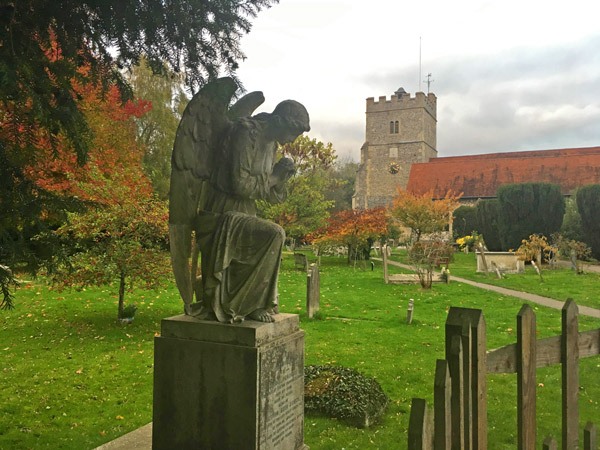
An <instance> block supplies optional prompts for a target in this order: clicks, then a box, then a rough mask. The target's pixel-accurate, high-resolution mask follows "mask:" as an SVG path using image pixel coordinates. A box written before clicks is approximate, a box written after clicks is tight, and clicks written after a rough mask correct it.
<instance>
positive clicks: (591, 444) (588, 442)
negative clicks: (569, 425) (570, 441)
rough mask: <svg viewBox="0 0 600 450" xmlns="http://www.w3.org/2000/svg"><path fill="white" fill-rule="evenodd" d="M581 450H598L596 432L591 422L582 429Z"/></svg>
mask: <svg viewBox="0 0 600 450" xmlns="http://www.w3.org/2000/svg"><path fill="white" fill-rule="evenodd" d="M583 450H598V430H597V429H596V425H594V424H593V423H592V422H588V423H587V424H586V425H585V428H584V429H583Z"/></svg>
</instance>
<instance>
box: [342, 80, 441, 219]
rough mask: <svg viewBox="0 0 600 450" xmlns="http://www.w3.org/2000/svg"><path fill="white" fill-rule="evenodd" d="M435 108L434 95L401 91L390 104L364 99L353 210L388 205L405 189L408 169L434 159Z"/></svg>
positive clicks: (389, 101) (382, 98)
mask: <svg viewBox="0 0 600 450" xmlns="http://www.w3.org/2000/svg"><path fill="white" fill-rule="evenodd" d="M436 105H437V99H436V96H435V95H434V94H427V95H425V94H424V93H423V92H417V93H416V94H415V96H414V97H411V96H410V94H408V93H406V91H405V90H404V89H403V88H400V89H398V90H397V91H396V92H395V93H394V95H392V96H391V99H390V100H387V99H386V97H385V96H382V97H379V101H375V100H374V98H373V97H369V98H368V99H367V111H366V122H367V127H366V132H365V143H364V144H363V146H362V148H361V149H360V166H359V169H358V173H357V177H356V189H355V193H354V197H353V207H354V208H375V207H378V206H387V205H390V204H391V203H392V200H393V199H394V197H395V196H396V192H397V187H398V186H400V187H402V188H403V189H405V188H406V185H407V183H408V176H409V174H410V168H411V165H412V164H413V163H420V162H427V161H429V159H430V158H435V157H437V150H436V123H437V120H436V110H437V106H436Z"/></svg>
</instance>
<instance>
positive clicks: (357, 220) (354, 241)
mask: <svg viewBox="0 0 600 450" xmlns="http://www.w3.org/2000/svg"><path fill="white" fill-rule="evenodd" d="M327 222H328V223H327V226H326V227H325V228H324V229H322V230H319V231H317V232H316V233H314V234H313V235H312V236H311V237H310V239H311V241H312V243H313V244H314V245H316V246H317V247H318V248H326V247H331V246H340V245H342V246H345V247H347V249H348V262H352V261H357V260H363V259H369V257H370V252H371V246H372V245H373V243H374V242H375V241H376V240H378V239H380V238H381V237H382V236H385V235H386V234H387V233H388V216H387V212H386V210H385V208H373V209H350V210H345V211H339V212H337V213H335V214H333V215H332V216H331V217H330V218H329V219H328V221H327Z"/></svg>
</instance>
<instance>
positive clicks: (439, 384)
mask: <svg viewBox="0 0 600 450" xmlns="http://www.w3.org/2000/svg"><path fill="white" fill-rule="evenodd" d="M451 389H452V386H451V380H450V369H449V367H448V361H446V360H445V359H438V360H437V361H436V365H435V381H434V383H433V448H434V449H435V450H450V449H451V445H452V430H451V427H452V411H451V392H452V391H451Z"/></svg>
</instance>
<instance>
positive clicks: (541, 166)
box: [407, 147, 600, 198]
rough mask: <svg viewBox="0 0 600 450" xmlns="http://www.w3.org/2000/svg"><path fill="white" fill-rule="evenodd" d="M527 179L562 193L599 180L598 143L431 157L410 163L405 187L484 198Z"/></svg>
mask: <svg viewBox="0 0 600 450" xmlns="http://www.w3.org/2000/svg"><path fill="white" fill-rule="evenodd" d="M531 182H544V183H553V184H558V185H559V186H560V187H561V191H562V193H563V194H570V193H571V192H572V191H573V190H574V189H575V188H577V187H580V186H585V185H586V184H593V183H600V147H587V148H568V149H561V150H537V151H527V152H510V153H490V154H484V155H467V156H450V157H443V158H431V159H430V160H429V162H426V163H418V164H413V165H412V167H411V170H410V176H409V179H408V186H407V190H408V191H410V192H414V193H417V194H423V193H425V192H428V191H429V190H431V189H433V191H434V197H436V198H438V197H443V196H444V195H445V194H446V192H447V191H448V190H451V191H453V192H455V193H460V192H462V193H463V198H484V197H495V196H496V190H497V189H498V187H499V186H501V185H503V184H510V183H531Z"/></svg>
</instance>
